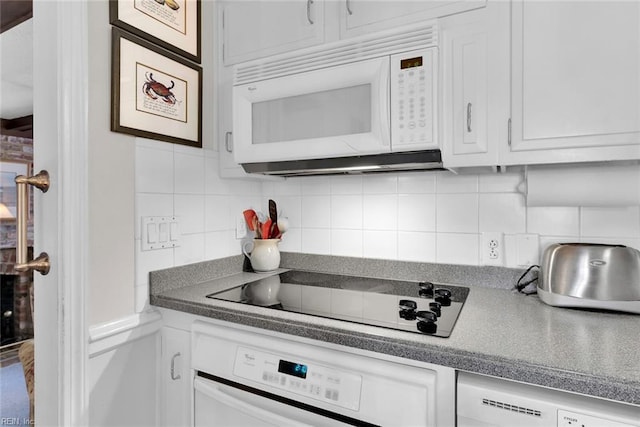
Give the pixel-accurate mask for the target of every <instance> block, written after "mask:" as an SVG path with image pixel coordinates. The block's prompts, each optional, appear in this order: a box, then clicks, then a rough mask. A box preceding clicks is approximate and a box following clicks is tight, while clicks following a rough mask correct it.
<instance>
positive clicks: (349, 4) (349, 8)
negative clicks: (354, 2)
mask: <svg viewBox="0 0 640 427" xmlns="http://www.w3.org/2000/svg"><path fill="white" fill-rule="evenodd" d="M346 4H347V12H348V13H349V15H353V10H351V0H346Z"/></svg>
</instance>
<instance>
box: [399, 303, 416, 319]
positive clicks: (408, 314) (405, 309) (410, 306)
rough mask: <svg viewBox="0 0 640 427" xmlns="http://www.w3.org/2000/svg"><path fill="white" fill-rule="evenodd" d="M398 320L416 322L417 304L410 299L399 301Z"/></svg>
mask: <svg viewBox="0 0 640 427" xmlns="http://www.w3.org/2000/svg"><path fill="white" fill-rule="evenodd" d="M398 304H399V307H400V318H402V319H405V320H416V308H418V304H416V302H415V301H412V300H410V299H401V300H400V301H399V303H398Z"/></svg>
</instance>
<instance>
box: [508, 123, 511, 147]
mask: <svg viewBox="0 0 640 427" xmlns="http://www.w3.org/2000/svg"><path fill="white" fill-rule="evenodd" d="M507 144H509V147H511V117H509V121H508V122H507Z"/></svg>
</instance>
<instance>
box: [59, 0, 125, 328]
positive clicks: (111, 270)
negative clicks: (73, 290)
mask: <svg viewBox="0 0 640 427" xmlns="http://www.w3.org/2000/svg"><path fill="white" fill-rule="evenodd" d="M88 13H89V46H90V49H89V64H88V67H89V75H90V77H91V81H90V83H89V87H90V91H89V94H88V97H89V98H88V100H89V116H88V131H89V132H88V134H89V136H90V138H91V139H90V140H89V159H88V162H89V164H88V168H89V183H88V185H89V213H90V216H89V242H90V243H89V245H90V246H89V247H90V253H89V257H88V259H89V271H90V273H89V276H90V277H89V280H90V283H89V284H88V292H87V296H88V309H87V311H86V312H87V323H88V324H89V325H95V324H99V323H103V322H108V321H110V320H112V319H118V318H120V317H122V316H127V315H130V314H132V313H134V295H133V292H132V289H131V284H132V282H133V277H134V273H135V260H134V246H133V243H134V242H133V239H132V238H131V236H132V234H133V212H134V188H133V185H132V184H133V181H134V177H135V169H134V167H135V157H134V154H135V145H134V138H133V137H131V136H128V135H123V134H120V133H114V132H111V131H110V130H109V129H110V127H109V120H110V115H111V113H110V111H111V85H110V81H111V25H110V24H109V4H108V2H88ZM61 166H62V167H74V166H75V167H78V166H79V165H78V166H76V165H61ZM116 266H117V267H116Z"/></svg>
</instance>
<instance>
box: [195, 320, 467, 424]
mask: <svg viewBox="0 0 640 427" xmlns="http://www.w3.org/2000/svg"><path fill="white" fill-rule="evenodd" d="M277 335H278V334H274V333H263V332H257V331H256V330H252V329H249V328H237V327H232V326H230V325H228V324H224V325H221V326H218V325H216V324H215V323H209V322H207V323H205V322H199V321H197V322H195V323H194V325H193V327H192V345H193V366H192V367H193V369H194V370H195V372H196V376H195V380H194V393H195V415H194V425H195V426H197V427H198V426H231V425H233V426H251V427H254V426H285V425H286V426H311V425H312V426H335V425H359V426H389V425H422V426H436V425H454V423H455V420H454V413H455V406H454V404H455V372H454V370H453V369H451V368H444V367H441V366H435V365H427V364H425V366H420V367H418V366H411V365H407V364H401V363H398V362H397V361H389V360H381V359H379V358H373V357H369V356H366V355H363V354H354V353H350V352H344V351H338V350H337V349H336V348H335V346H334V348H327V347H321V346H318V345H315V343H314V342H312V341H310V340H305V339H302V338H294V339H288V338H287V339H285V338H282V337H281V336H277Z"/></svg>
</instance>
